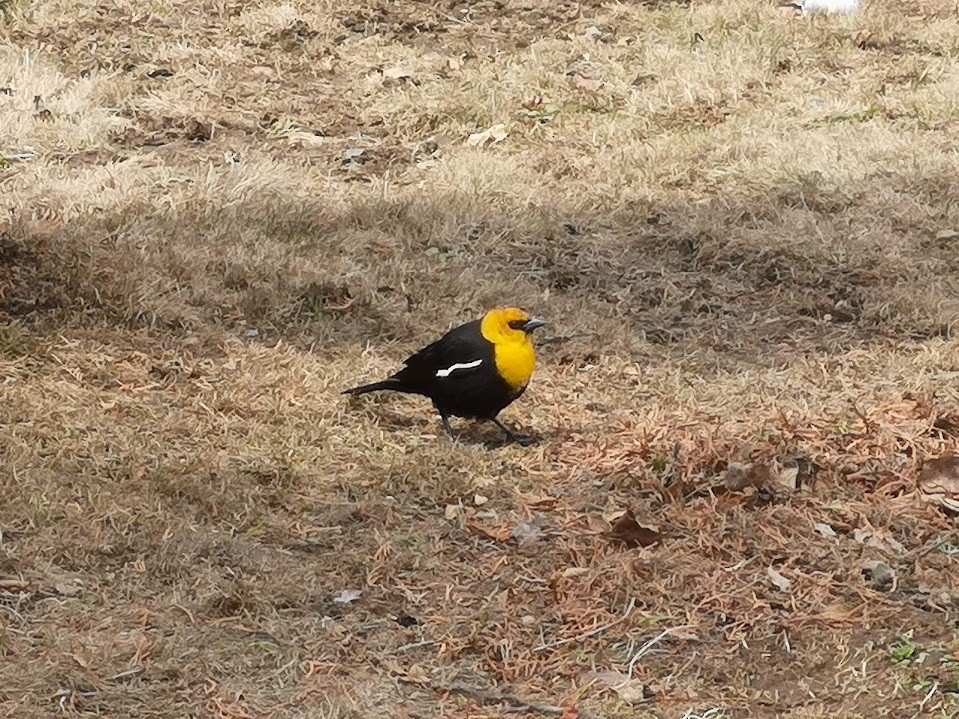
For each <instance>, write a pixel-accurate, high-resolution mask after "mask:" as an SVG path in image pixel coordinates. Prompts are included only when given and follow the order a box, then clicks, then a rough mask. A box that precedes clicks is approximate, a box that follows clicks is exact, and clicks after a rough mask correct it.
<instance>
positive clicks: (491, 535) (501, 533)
mask: <svg viewBox="0 0 959 719" xmlns="http://www.w3.org/2000/svg"><path fill="white" fill-rule="evenodd" d="M466 528H467V529H469V530H470V531H471V532H475V533H476V534H479V535H481V536H483V537H486V538H487V539H492V540H493V541H494V542H508V541H510V540H511V539H513V533H512V532H510V531H508V530H506V529H493V528H492V527H486V526H484V525H482V524H480V523H479V522H476V521H475V520H472V519H471V520H469V521H468V522H467V523H466Z"/></svg>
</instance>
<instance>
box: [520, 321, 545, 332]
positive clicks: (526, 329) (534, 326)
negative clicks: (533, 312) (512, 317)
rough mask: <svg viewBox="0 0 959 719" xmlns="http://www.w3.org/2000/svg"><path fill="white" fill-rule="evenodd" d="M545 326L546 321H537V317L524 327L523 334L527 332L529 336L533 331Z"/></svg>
mask: <svg viewBox="0 0 959 719" xmlns="http://www.w3.org/2000/svg"><path fill="white" fill-rule="evenodd" d="M544 326H546V321H545V320H541V319H537V318H536V317H534V318H533V319H531V320H529V321H528V322H527V323H526V324H525V325H523V332H526V333H527V334H528V333H530V332H532V331H533V330H535V329H539V328H540V327H544Z"/></svg>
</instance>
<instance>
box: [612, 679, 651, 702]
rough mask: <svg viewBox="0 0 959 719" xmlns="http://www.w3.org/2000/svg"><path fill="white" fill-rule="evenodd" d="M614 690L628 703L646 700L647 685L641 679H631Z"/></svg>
mask: <svg viewBox="0 0 959 719" xmlns="http://www.w3.org/2000/svg"><path fill="white" fill-rule="evenodd" d="M613 691H614V692H616V693H617V694H618V695H619V698H620V699H622V700H623V701H624V702H626V703H627V704H639V703H641V702H644V701H646V698H647V695H646V685H645V684H643V682H641V681H640V680H639V679H629V680H628V681H625V682H623V683H622V684H617V685H616V686H614V687H613Z"/></svg>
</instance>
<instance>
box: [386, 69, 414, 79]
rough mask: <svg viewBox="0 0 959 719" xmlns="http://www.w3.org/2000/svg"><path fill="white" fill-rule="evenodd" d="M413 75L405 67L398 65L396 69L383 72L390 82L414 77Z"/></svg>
mask: <svg viewBox="0 0 959 719" xmlns="http://www.w3.org/2000/svg"><path fill="white" fill-rule="evenodd" d="M412 76H413V73H412V72H410V71H409V70H407V69H406V68H405V67H402V66H400V65H397V66H396V67H391V68H387V69H386V70H384V71H383V77H385V78H387V79H389V80H402V79H403V78H406V77H412Z"/></svg>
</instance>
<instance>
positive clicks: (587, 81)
mask: <svg viewBox="0 0 959 719" xmlns="http://www.w3.org/2000/svg"><path fill="white" fill-rule="evenodd" d="M573 85H574V86H575V87H577V88H579V89H580V90H583V91H585V92H597V91H598V90H599V89H600V88H601V87H602V86H603V81H602V80H594V79H592V78H589V77H583V76H582V75H576V76H575V77H574V78H573Z"/></svg>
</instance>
